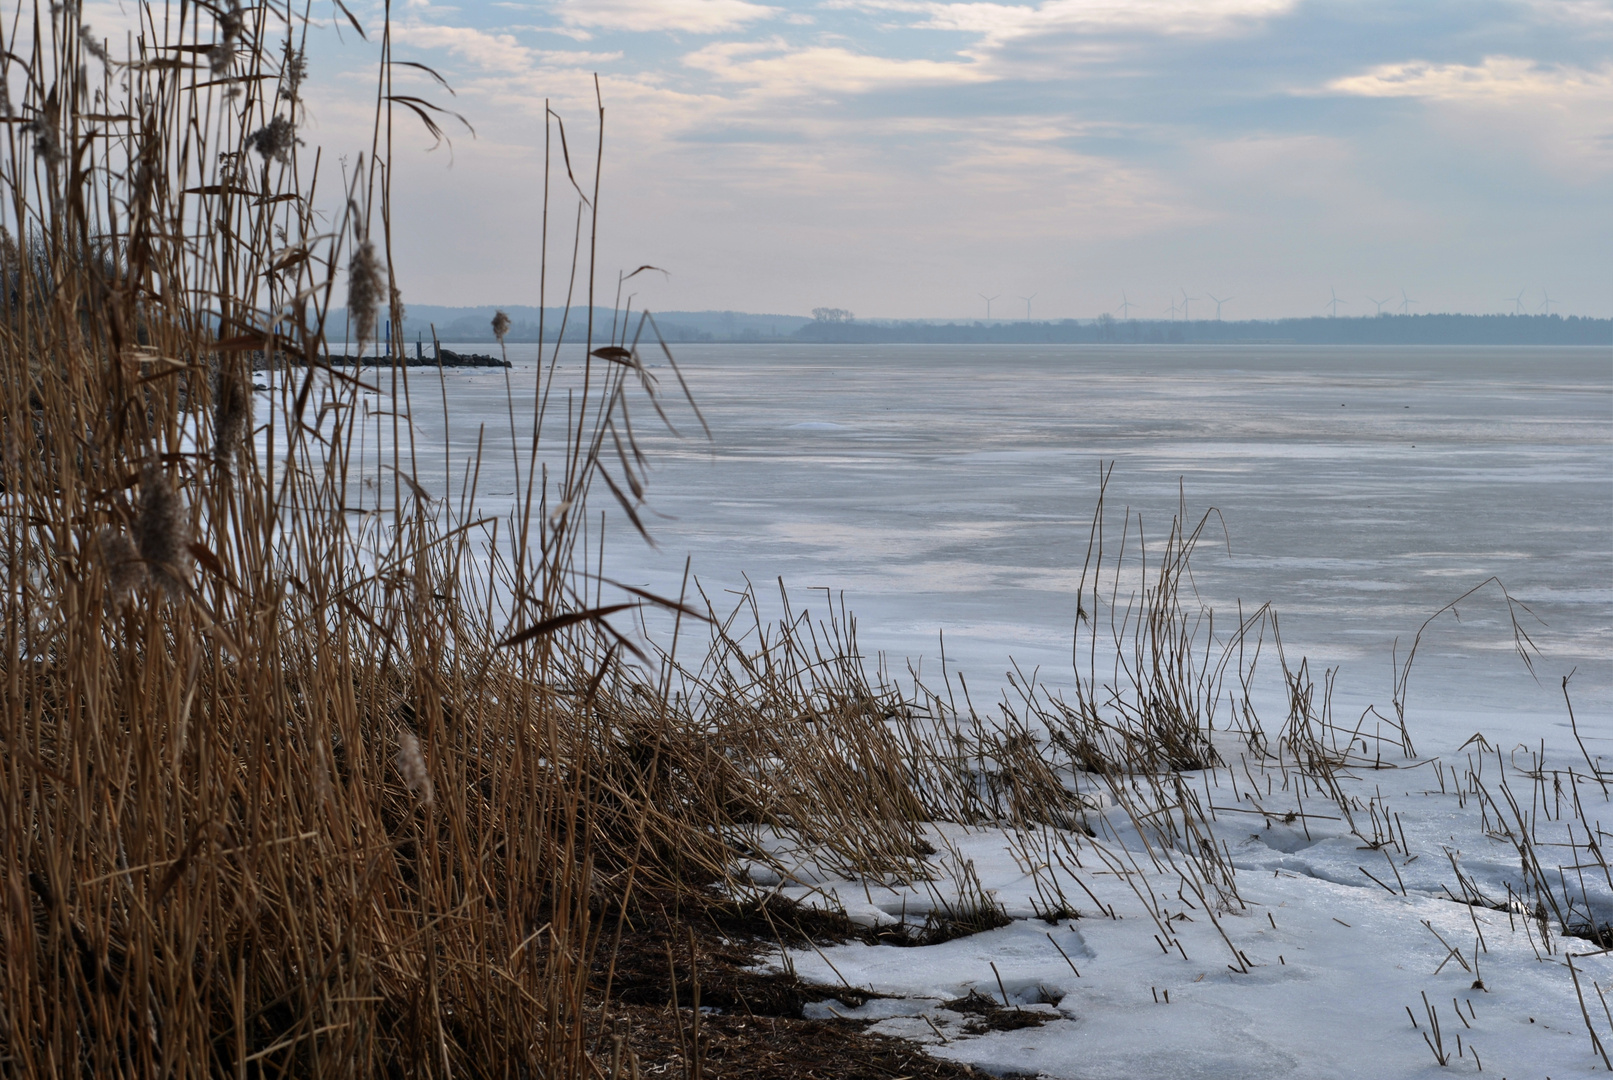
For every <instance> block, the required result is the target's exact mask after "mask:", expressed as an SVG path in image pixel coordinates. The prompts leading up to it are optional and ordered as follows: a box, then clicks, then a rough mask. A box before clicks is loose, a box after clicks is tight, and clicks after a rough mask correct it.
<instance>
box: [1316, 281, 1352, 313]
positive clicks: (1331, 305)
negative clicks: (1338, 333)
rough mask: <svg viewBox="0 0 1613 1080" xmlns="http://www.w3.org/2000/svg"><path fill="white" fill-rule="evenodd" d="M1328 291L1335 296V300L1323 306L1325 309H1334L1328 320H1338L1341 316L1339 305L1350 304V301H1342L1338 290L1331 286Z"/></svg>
mask: <svg viewBox="0 0 1613 1080" xmlns="http://www.w3.org/2000/svg"><path fill="white" fill-rule="evenodd" d="M1327 291H1328V292H1330V293H1332V294H1333V299H1331V300H1329V301H1328V302H1327V303H1325V304H1323V305H1322V306H1323V307H1325V308H1331V309H1332V310H1331V311H1330V312H1329V313H1328V318H1331V319H1336V318H1338V315H1339V305H1340V304H1348V303H1349V301H1348V300H1340V299H1339V293H1338V290H1337V289H1335V288H1333V287H1332V286H1331V285H1330V286H1328V289H1327Z"/></svg>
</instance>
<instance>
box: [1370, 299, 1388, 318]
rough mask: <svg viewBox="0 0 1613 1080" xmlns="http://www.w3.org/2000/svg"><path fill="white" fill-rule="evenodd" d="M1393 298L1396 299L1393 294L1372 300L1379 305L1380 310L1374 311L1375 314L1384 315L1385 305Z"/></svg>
mask: <svg viewBox="0 0 1613 1080" xmlns="http://www.w3.org/2000/svg"><path fill="white" fill-rule="evenodd" d="M1367 299H1368V300H1372V297H1370V296H1369V297H1367ZM1393 299H1394V297H1392V296H1386V297H1384V298H1383V299H1382V300H1372V302H1373V304H1375V305H1377V308H1378V310H1377V311H1374V312H1373V314H1374V315H1382V314H1383V305H1385V304H1387V303H1388V302H1389V301H1391V300H1393Z"/></svg>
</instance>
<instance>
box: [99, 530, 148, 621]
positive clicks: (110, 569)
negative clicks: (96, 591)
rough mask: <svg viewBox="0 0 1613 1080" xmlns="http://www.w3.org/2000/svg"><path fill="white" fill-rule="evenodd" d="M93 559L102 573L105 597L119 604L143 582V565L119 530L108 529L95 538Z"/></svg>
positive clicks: (144, 578) (132, 544)
mask: <svg viewBox="0 0 1613 1080" xmlns="http://www.w3.org/2000/svg"><path fill="white" fill-rule="evenodd" d="M95 547H96V555H97V557H98V558H99V560H100V562H101V565H102V566H103V567H105V570H106V595H107V599H108V600H109V601H110V602H111V603H113V604H121V603H123V602H124V601H125V600H127V599H129V597H130V596H131V595H132V594H133V593H134V591H135V590H136V589H138V588H140V586H142V585H144V584H145V582H146V564H145V563H144V562H142V561H141V559H140V552H139V550H137V549H136V548H135V546H134V541H133V540H130V539H129V534H128V533H126V532H124V531H123V530H122V529H116V528H113V527H112V526H110V525H108V526H107V527H106V528H104V529H102V530H101V531H100V533H99V534H98V535H97V536H96V538H95Z"/></svg>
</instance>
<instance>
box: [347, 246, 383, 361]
mask: <svg viewBox="0 0 1613 1080" xmlns="http://www.w3.org/2000/svg"><path fill="white" fill-rule="evenodd" d="M381 293H382V282H381V265H380V260H378V259H377V258H376V257H375V245H374V244H372V243H370V242H369V241H368V240H365V241H362V242H361V243H359V244H358V245H357V246H356V247H355V248H354V249H353V258H352V259H351V260H350V261H349V262H348V264H347V311H348V314H349V316H351V318H352V320H353V331H354V336H355V337H357V338H358V342H359V346H360V348H362V347H363V345H364V343H365V342H367V341H369V340H371V339H372V338H373V337H374V336H375V306H376V305H377V304H379V303H380V302H381Z"/></svg>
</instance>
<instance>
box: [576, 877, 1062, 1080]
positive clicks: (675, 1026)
mask: <svg viewBox="0 0 1613 1080" xmlns="http://www.w3.org/2000/svg"><path fill="white" fill-rule="evenodd" d="M603 922H604V931H603V939H602V940H601V942H600V948H599V960H598V962H597V963H596V964H595V974H594V980H593V984H594V987H595V990H596V992H598V993H600V994H603V993H604V990H605V986H606V983H607V981H608V982H609V985H610V1005H609V1008H608V1010H607V1017H608V1019H607V1020H606V1021H605V1024H606V1027H605V1030H604V1031H603V1032H602V1033H600V1041H599V1058H598V1060H600V1061H601V1063H602V1064H605V1065H607V1071H608V1064H609V1062H610V1060H611V1056H612V1047H613V1045H614V1043H613V1040H614V1039H616V1038H619V1039H620V1040H621V1045H622V1049H623V1054H624V1061H625V1058H626V1054H627V1053H628V1052H631V1053H632V1054H635V1055H637V1058H638V1065H639V1073H640V1075H641V1076H666V1077H705V1078H709V1080H723V1078H728V1077H733V1078H736V1080H737V1078H740V1077H747V1078H750V1077H754V1078H757V1080H809V1078H823V1080H831V1078H832V1080H892V1078H894V1077H906V1078H910V1080H959V1078H962V1077H977V1076H979V1075H981V1074H980V1073H978V1072H976V1071H975V1070H973V1069H971V1068H969V1067H968V1066H967V1065H957V1064H953V1063H950V1062H944V1061H939V1060H936V1059H934V1058H931V1057H928V1056H927V1055H926V1054H925V1053H924V1052H923V1050H922V1049H920V1048H919V1047H917V1046H915V1045H913V1044H911V1043H905V1042H902V1041H900V1040H897V1039H889V1038H885V1037H882V1036H878V1035H870V1034H867V1033H866V1031H865V1028H866V1025H865V1024H864V1023H861V1022H859V1021H854V1020H808V1019H804V1018H803V1017H802V1015H801V1013H802V1008H803V1007H804V1006H805V1005H806V1004H807V1003H808V1002H813V1001H823V1000H826V999H830V998H835V999H838V1000H840V1001H844V1002H846V1003H848V1004H851V1005H860V1004H862V1003H863V1002H864V1001H866V1000H867V999H868V998H869V997H871V996H873V995H870V994H869V993H867V992H866V991H862V992H858V991H855V990H852V989H850V988H848V987H843V986H842V987H822V986H811V985H808V984H806V983H803V982H801V981H800V980H799V979H798V978H796V977H795V975H794V973H793V972H780V973H766V972H759V971H754V970H750V969H751V968H753V967H754V966H755V965H757V964H759V963H761V962H762V961H764V960H765V959H766V958H767V957H768V956H769V955H772V956H776V955H777V950H778V947H779V945H780V944H781V943H782V944H785V945H789V946H792V947H796V948H801V947H806V946H807V945H808V944H809V943H810V944H816V945H828V944H835V943H838V942H843V941H847V940H852V939H860V940H864V941H868V942H870V943H872V942H873V941H874V940H876V939H875V937H874V936H873V934H872V932H871V931H869V930H867V929H866V928H864V927H859V926H857V925H855V924H853V923H851V922H850V921H849V920H847V919H845V918H844V917H842V916H836V915H832V914H827V913H824V912H820V911H813V910H811V909H808V908H803V907H800V906H798V905H795V904H791V903H789V902H786V901H781V900H778V899H776V898H775V899H772V900H769V901H768V902H767V903H766V904H765V905H755V904H753V905H746V906H736V905H734V904H732V903H731V902H728V901H724V900H722V899H720V898H717V897H715V896H711V897H709V898H706V899H701V898H699V897H696V898H694V899H693V900H691V899H690V897H689V896H688V895H687V894H685V895H684V896H683V897H681V898H673V897H669V896H657V895H651V896H646V897H641V898H640V899H639V900H638V901H637V902H636V903H635V904H633V905H632V906H631V907H630V908H629V910H628V912H627V915H626V918H625V919H624V920H623V922H622V928H621V940H620V945H619V947H617V948H615V949H613V948H612V945H613V943H614V940H615V936H616V915H615V914H614V913H613V914H611V915H609V916H607V917H606V918H605V919H604V920H603ZM613 954H614V964H612V962H611V960H612V955H613ZM982 1000H985V999H982ZM696 1004H698V1006H699V1009H700V1012H699V1014H698V1036H697V1034H696V1018H697V1014H696V1012H695V1008H694V1007H695V1006H696ZM997 1012H999V1013H1013V1012H1014V1010H1011V1009H998V1010H997ZM995 1015H996V1014H995V1013H993V1014H991V1019H993V1020H994V1019H995ZM1018 1015H1035V1014H1018ZM987 1022H990V1020H988V1021H987ZM621 1075H622V1076H623V1077H627V1076H630V1075H631V1073H630V1071H629V1069H628V1067H627V1065H626V1064H624V1065H623V1070H622V1074H621Z"/></svg>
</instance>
